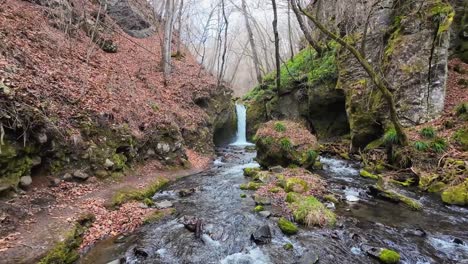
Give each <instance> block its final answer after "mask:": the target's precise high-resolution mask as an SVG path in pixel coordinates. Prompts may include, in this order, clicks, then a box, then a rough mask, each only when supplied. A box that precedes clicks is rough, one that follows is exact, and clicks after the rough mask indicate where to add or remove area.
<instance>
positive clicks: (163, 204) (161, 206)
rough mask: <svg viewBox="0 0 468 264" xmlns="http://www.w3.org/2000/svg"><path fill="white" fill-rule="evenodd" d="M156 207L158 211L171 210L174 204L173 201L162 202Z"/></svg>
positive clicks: (156, 204)
mask: <svg viewBox="0 0 468 264" xmlns="http://www.w3.org/2000/svg"><path fill="white" fill-rule="evenodd" d="M154 205H155V206H156V208H158V209H167V208H170V207H172V206H173V204H172V202H171V201H168V200H164V201H161V202H157V203H155V204H154Z"/></svg>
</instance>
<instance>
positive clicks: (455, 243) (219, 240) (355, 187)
mask: <svg viewBox="0 0 468 264" xmlns="http://www.w3.org/2000/svg"><path fill="white" fill-rule="evenodd" d="M218 156H219V158H218V160H217V161H216V162H215V163H214V165H213V167H212V168H211V169H210V170H208V171H206V172H203V173H200V174H196V175H193V176H190V177H186V178H182V179H180V180H178V181H176V182H174V183H172V184H170V185H169V186H168V187H167V188H166V189H165V190H164V191H163V192H161V193H158V194H156V195H155V197H154V198H155V200H156V201H160V200H171V201H172V202H173V203H174V207H175V209H176V213H175V214H174V215H172V216H170V217H168V218H167V219H164V220H162V221H161V222H159V223H154V224H149V225H147V226H145V227H143V228H142V229H141V230H140V231H139V232H138V233H136V234H133V235H131V236H129V237H126V238H124V239H122V238H119V239H118V240H117V241H116V240H115V239H111V240H108V241H103V242H100V243H99V244H97V245H96V246H95V247H94V248H93V249H92V250H91V251H90V252H89V253H88V254H87V255H86V256H84V258H83V259H82V261H81V263H107V262H109V261H112V260H115V259H121V258H123V259H125V260H126V262H127V263H310V260H311V259H313V258H314V257H315V255H317V256H318V257H319V259H320V263H335V264H336V263H377V262H376V261H375V260H374V259H372V258H370V257H368V256H367V255H366V254H365V253H364V252H363V251H362V250H361V247H362V245H371V246H378V247H388V248H393V249H395V250H397V251H399V252H400V253H401V257H402V261H401V262H402V263H460V262H461V261H462V260H464V259H468V233H467V231H466V225H467V224H468V219H467V217H466V216H467V213H468V211H467V210H466V209H462V208H457V207H447V206H444V205H442V204H441V203H440V202H439V201H438V200H437V199H436V198H434V197H430V196H423V197H422V198H421V199H420V201H421V202H422V203H423V205H424V206H425V208H424V210H423V211H422V212H414V211H411V210H409V209H407V208H405V207H403V206H401V205H397V204H393V203H388V202H385V201H381V200H375V199H374V198H371V197H369V196H368V195H367V194H366V190H365V189H366V188H365V186H366V185H367V184H371V183H372V181H368V180H367V179H363V178H360V177H359V174H358V170H357V168H356V166H357V165H353V164H351V163H348V162H345V161H340V160H335V159H329V158H322V163H323V164H325V169H324V170H323V171H322V172H321V173H320V174H322V176H323V177H324V178H325V179H327V181H328V184H329V188H330V189H331V190H332V191H333V192H335V193H337V194H340V195H341V196H342V197H343V198H347V200H348V201H344V202H342V203H341V204H340V205H338V206H337V208H336V213H337V214H338V216H339V217H340V219H339V221H338V224H337V226H336V227H335V228H333V229H319V228H301V230H300V232H299V234H298V235H295V236H290V237H288V236H285V235H283V234H282V233H281V231H280V230H279V229H278V227H277V225H276V218H275V217H271V218H269V219H265V218H263V217H261V216H260V215H258V214H257V213H255V212H253V208H254V206H255V202H254V201H253V199H252V198H251V195H252V192H250V191H246V192H244V191H242V190H240V189H239V185H240V184H242V183H245V182H246V181H247V180H246V179H245V178H244V176H243V173H242V170H243V168H245V167H252V166H258V165H257V164H256V163H255V162H254V161H253V158H254V157H255V153H249V152H246V151H245V150H244V149H242V148H239V147H228V148H223V149H219V150H218ZM191 188H195V189H196V192H195V193H194V194H193V195H191V196H189V197H184V198H181V197H179V196H178V195H177V193H178V190H181V189H191ZM242 193H246V194H247V198H241V194H242ZM405 194H407V195H412V196H413V197H414V194H411V193H410V192H407V193H406V192H405ZM415 198H418V197H415ZM356 200H358V201H356ZM350 201H353V202H350ZM329 206H332V205H329ZM266 209H267V210H270V211H271V212H273V213H274V211H275V210H274V208H271V207H266ZM183 217H196V218H199V219H202V221H203V225H204V228H203V230H204V232H203V235H202V236H201V238H200V239H197V238H196V237H195V234H194V233H192V232H190V231H188V230H187V229H186V228H185V227H184V225H183V224H181V219H182V218H183ZM265 224H268V225H269V226H270V227H271V230H272V233H273V240H272V242H271V243H270V244H267V245H260V246H257V245H256V244H255V243H254V242H252V241H251V240H250V236H251V234H252V233H253V232H254V231H255V230H256V229H257V228H259V227H261V226H262V225H265ZM116 242H118V243H116ZM285 243H292V244H293V245H294V249H293V250H285V249H284V248H283V245H284V244H285Z"/></svg>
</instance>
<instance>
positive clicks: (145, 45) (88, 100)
mask: <svg viewBox="0 0 468 264" xmlns="http://www.w3.org/2000/svg"><path fill="white" fill-rule="evenodd" d="M149 10H151V9H150V8H149V7H148V6H147V3H146V2H145V1H139V0H135V1H133V0H132V1H126V0H122V1H110V2H109V3H108V4H104V2H103V3H102V4H101V5H100V4H99V2H96V1H79V0H71V1H66V0H51V1H48V0H37V1H18V0H2V1H1V4H0V77H1V78H0V80H1V82H0V128H1V130H0V132H1V142H0V150H1V151H0V175H1V176H0V191H7V190H10V188H12V187H13V188H16V186H17V184H18V183H19V182H20V179H21V178H22V177H24V176H31V175H32V176H33V177H32V180H33V181H35V174H46V175H47V174H52V175H54V176H57V177H58V176H62V175H63V174H64V173H65V172H70V173H71V174H73V175H75V176H76V177H80V175H82V177H84V178H86V177H88V176H89V175H97V176H98V177H108V176H110V175H119V174H121V173H122V171H123V170H124V169H125V168H127V167H128V166H129V165H131V164H132V163H134V162H136V161H139V160H143V159H145V160H146V159H156V160H159V162H160V163H161V164H162V165H170V166H189V164H188V161H187V155H186V149H193V150H195V151H197V152H199V153H203V154H209V153H211V152H212V150H213V146H214V145H213V137H214V134H215V132H216V130H217V129H219V128H221V127H223V126H224V125H226V124H227V125H230V124H233V122H235V121H234V119H235V116H234V105H233V103H232V102H231V91H230V89H229V88H227V87H217V83H216V80H215V78H214V77H212V76H211V75H209V74H207V73H206V72H204V71H203V69H201V68H200V66H199V65H198V64H197V62H196V61H195V60H194V59H193V58H192V57H191V56H190V55H189V53H188V52H185V53H184V56H182V57H180V58H177V59H174V60H173V68H174V70H173V73H172V77H171V78H170V79H169V80H168V82H167V84H165V82H164V79H163V75H162V73H161V71H160V65H159V64H160V60H161V46H160V40H161V33H160V30H158V28H159V20H158V19H157V18H154V17H153V15H152V12H151V11H149ZM175 41H177V40H175ZM26 180H27V178H26ZM23 184H24V185H27V183H23Z"/></svg>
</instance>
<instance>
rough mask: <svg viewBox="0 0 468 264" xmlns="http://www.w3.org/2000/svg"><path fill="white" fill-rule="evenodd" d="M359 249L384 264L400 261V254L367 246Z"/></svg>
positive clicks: (393, 263)
mask: <svg viewBox="0 0 468 264" xmlns="http://www.w3.org/2000/svg"><path fill="white" fill-rule="evenodd" d="M361 248H362V250H363V251H364V252H366V254H367V255H369V256H371V257H373V258H376V259H378V260H379V261H380V262H382V263H384V264H396V263H398V262H399V261H400V254H399V253H398V252H396V251H394V250H391V249H387V248H380V247H373V246H368V245H363V246H362V247H361Z"/></svg>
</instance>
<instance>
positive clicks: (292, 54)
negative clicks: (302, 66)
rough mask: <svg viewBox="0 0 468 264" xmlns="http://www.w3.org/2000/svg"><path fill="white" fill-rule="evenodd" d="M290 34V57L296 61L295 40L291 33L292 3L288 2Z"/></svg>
mask: <svg viewBox="0 0 468 264" xmlns="http://www.w3.org/2000/svg"><path fill="white" fill-rule="evenodd" d="M288 36H289V51H290V53H291V54H290V55H291V56H290V57H291V61H294V46H293V40H292V34H291V3H289V2H288Z"/></svg>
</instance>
